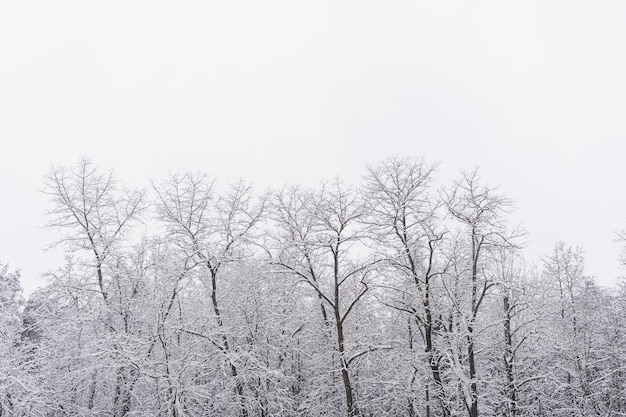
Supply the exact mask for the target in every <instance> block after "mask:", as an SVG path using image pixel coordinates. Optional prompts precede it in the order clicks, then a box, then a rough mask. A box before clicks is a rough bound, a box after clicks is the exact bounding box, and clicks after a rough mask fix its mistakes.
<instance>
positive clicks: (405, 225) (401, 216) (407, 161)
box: [365, 158, 451, 417]
mask: <svg viewBox="0 0 626 417" xmlns="http://www.w3.org/2000/svg"><path fill="white" fill-rule="evenodd" d="M434 170H435V166H434V165H428V164H427V163H426V162H424V160H422V159H415V158H404V159H399V158H390V159H387V160H385V161H384V162H382V163H380V164H379V165H376V166H371V167H369V168H368V173H367V176H366V177H365V193H366V196H367V197H366V198H367V200H368V201H369V203H370V204H371V207H372V210H371V216H370V218H369V221H368V223H369V229H370V232H371V233H372V234H373V236H374V237H375V239H376V240H377V241H378V242H379V244H380V245H382V252H383V253H384V254H385V258H386V259H387V261H388V262H389V263H390V264H391V265H392V266H393V268H395V269H396V270H397V271H398V272H399V273H400V274H401V275H403V276H406V277H408V278H409V280H410V281H411V285H412V286H413V287H414V290H415V291H416V292H417V300H415V301H413V300H406V301H404V300H403V298H405V297H403V295H404V293H405V290H404V289H400V291H399V293H400V298H398V299H396V300H394V301H393V305H392V307H394V308H396V309H399V310H402V311H405V312H408V313H410V315H411V317H412V318H413V319H415V321H416V324H417V326H418V328H419V329H420V334H421V335H422V338H423V342H424V350H425V352H426V355H425V360H426V363H427V364H428V367H429V368H430V371H431V376H432V380H433V382H434V385H435V395H436V397H437V398H438V399H439V404H440V407H441V412H442V415H443V416H449V415H450V413H451V411H450V408H449V405H448V401H447V400H446V398H445V390H444V387H443V381H442V377H441V360H442V355H441V352H439V349H438V348H437V346H436V343H437V342H436V338H437V337H436V333H437V330H435V328H436V327H437V326H436V323H435V317H436V316H437V312H436V311H435V312H433V288H432V286H433V280H434V279H435V278H436V277H437V276H439V275H441V273H442V271H443V270H445V265H441V262H439V264H438V259H437V251H438V250H439V248H440V244H441V242H442V241H443V239H444V235H445V234H446V230H445V227H444V225H443V221H442V218H441V217H440V216H438V214H439V213H438V211H439V209H440V207H441V202H440V200H439V199H438V198H437V197H436V196H433V195H432V192H431V185H432V182H433V173H434ZM411 331H412V327H411V324H409V332H411ZM411 343H412V342H411ZM429 397H430V391H429V384H426V385H425V404H426V416H427V417H428V416H430V415H431V409H430V403H431V402H430V398H429ZM409 412H410V413H414V411H413V405H412V401H411V403H410V405H409Z"/></svg>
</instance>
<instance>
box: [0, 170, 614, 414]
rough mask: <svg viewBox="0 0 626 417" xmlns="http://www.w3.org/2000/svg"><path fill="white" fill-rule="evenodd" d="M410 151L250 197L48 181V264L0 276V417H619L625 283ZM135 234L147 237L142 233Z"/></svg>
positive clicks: (56, 176) (236, 189)
mask: <svg viewBox="0 0 626 417" xmlns="http://www.w3.org/2000/svg"><path fill="white" fill-rule="evenodd" d="M434 172H435V166H433V165H430V164H428V163H426V162H425V161H423V160H421V159H412V158H406V159H399V158H395V159H388V160H385V161H383V162H382V163H380V164H379V165H377V166H371V167H369V168H368V169H367V172H366V174H365V175H364V179H363V182H362V184H360V185H359V186H358V187H351V186H347V185H345V184H343V183H342V182H341V181H339V180H336V181H333V182H328V183H325V184H323V185H322V186H320V187H319V188H316V189H308V188H303V187H297V186H288V187H284V188H282V189H280V190H274V191H270V192H268V193H265V194H255V193H254V192H253V190H252V188H251V187H250V185H248V184H246V183H244V182H238V183H236V184H234V185H232V186H229V187H219V186H218V185H217V184H216V183H215V181H214V180H213V179H211V178H210V177H208V176H206V175H204V174H201V173H186V174H182V175H171V176H169V177H168V178H166V179H165V180H163V181H161V182H158V183H153V184H152V187H151V189H150V190H149V191H148V190H128V189H125V188H124V187H123V186H122V185H121V184H120V183H119V182H118V181H117V180H116V178H115V176H114V175H113V173H111V172H104V171H102V170H100V169H99V168H97V167H95V166H94V165H93V164H92V163H90V162H89V161H87V160H82V161H80V162H79V163H78V164H77V165H75V166H73V167H60V168H53V169H52V170H51V171H50V173H49V175H48V176H47V177H46V192H47V193H48V194H49V196H50V199H51V202H52V209H51V211H50V221H49V226H50V227H52V228H54V229H57V230H58V231H59V236H60V237H59V240H58V242H56V245H60V246H61V247H63V248H64V249H65V253H66V262H65V265H64V267H63V268H61V269H60V270H58V271H55V272H54V273H50V274H49V277H48V284H47V285H46V286H45V287H43V288H40V289H39V290H37V291H36V292H34V293H33V294H32V295H31V296H30V297H29V299H28V301H27V302H24V300H23V299H22V297H21V290H20V287H19V275H18V274H17V273H13V272H11V271H10V270H9V269H8V268H7V267H6V266H2V265H0V304H1V305H0V332H1V335H2V337H1V338H0V416H2V417H4V416H23V415H24V416H37V415H40V416H84V415H93V416H130V415H150V416H172V417H174V416H176V417H182V416H216V417H223V416H237V417H257V416H259V417H261V416H262V417H269V416H289V417H291V416H340V415H347V416H348V417H357V416H359V417H366V416H379V417H383V416H390V417H391V416H401V415H404V416H411V417H413V416H415V417H417V416H426V417H434V416H444V417H452V416H468V417H477V416H479V415H480V416H546V417H547V416H568V417H570V416H581V417H582V416H594V415H597V416H607V415H611V416H619V415H626V391H625V389H626V374H625V371H626V369H625V367H624V364H625V363H626V362H625V360H626V333H625V329H624V328H623V327H622V325H623V323H626V290H625V289H624V288H617V289H603V288H600V287H599V286H598V285H596V284H595V283H594V282H593V280H592V279H590V278H588V277H586V276H585V275H584V268H583V266H584V265H583V264H584V259H583V255H582V252H581V250H580V249H577V248H572V247H570V246H568V245H566V244H564V243H559V244H558V245H556V247H555V249H554V252H553V253H552V254H551V255H550V256H548V257H546V258H545V261H544V264H543V267H542V268H541V271H539V270H538V269H537V268H534V267H532V266H529V265H528V264H527V263H526V262H525V261H524V259H523V258H522V256H521V255H520V248H521V246H522V245H523V234H522V233H520V232H519V231H517V230H515V229H511V228H510V227H508V221H507V214H508V213H509V211H510V209H511V202H510V201H509V200H508V199H507V198H506V197H504V196H503V195H501V194H500V193H499V192H498V190H497V189H495V188H490V187H488V186H486V185H485V184H484V183H483V182H482V181H481V179H480V177H479V175H478V173H477V172H476V171H473V172H470V173H465V174H463V175H461V176H460V178H459V179H458V180H457V181H455V182H453V183H451V184H447V185H444V186H440V185H439V184H437V183H436V182H435V181H434V178H433V175H434ZM146 231H149V233H148V232H146Z"/></svg>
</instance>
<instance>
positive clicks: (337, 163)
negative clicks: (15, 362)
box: [0, 0, 626, 290]
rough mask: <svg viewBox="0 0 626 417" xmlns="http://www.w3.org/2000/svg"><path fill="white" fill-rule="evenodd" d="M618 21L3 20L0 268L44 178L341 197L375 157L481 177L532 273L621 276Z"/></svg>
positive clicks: (624, 9) (624, 11)
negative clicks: (563, 263)
mask: <svg viewBox="0 0 626 417" xmlns="http://www.w3.org/2000/svg"><path fill="white" fill-rule="evenodd" d="M624 74H626V2H625V1H585V2H580V1H571V0H565V1H545V0H542V1H527V0H525V1H521V2H503V1H489V2H475V1H473V2H467V1H459V2H449V1H446V2H433V1H390V0H385V1H376V2H374V1H328V2H325V1H319V0H316V1H306V2H305V1H295V0H290V1H283V2H275V1H207V0H202V1H192V0H187V1H184V0H183V1H157V0H145V1H129V0H124V1H113V0H107V1H89V0H55V1H53V2H51V1H34V0H5V1H2V2H1V3H0V145H1V148H0V151H1V156H2V158H1V160H0V260H1V261H2V262H4V263H6V262H9V263H11V265H12V266H13V267H16V268H20V269H21V270H22V274H23V285H24V287H25V288H26V289H27V290H32V289H33V288H34V287H36V286H37V285H40V284H41V282H42V281H41V280H38V275H39V274H40V273H41V272H43V271H44V270H45V269H46V268H49V267H50V266H51V265H54V263H55V259H54V257H53V256H52V255H51V254H44V253H43V252H42V248H44V247H45V245H46V243H47V242H49V241H50V239H51V238H52V237H51V236H50V235H49V234H47V232H43V231H41V230H40V227H41V225H43V224H44V222H45V216H44V212H45V209H46V206H45V204H44V203H45V197H44V196H43V195H41V193H39V192H38V191H37V189H38V188H41V184H42V176H43V175H44V173H45V172H46V171H47V170H48V168H49V166H50V164H51V163H55V164H71V163H73V162H75V161H76V160H77V158H78V157H79V156H81V155H85V156H88V157H90V158H92V159H93V160H94V161H95V162H96V163H98V164H99V165H101V166H103V167H106V168H113V169H115V170H116V172H117V173H118V176H119V178H120V179H122V180H123V181H125V182H126V183H130V184H135V185H146V184H147V179H148V178H155V179H158V178H160V177H162V176H163V175H164V174H165V173H166V172H167V171H168V170H182V169H192V170H196V169H201V170H205V171H207V172H209V173H212V174H216V175H218V176H220V177H222V178H236V177H239V176H243V177H244V178H246V179H249V180H252V181H255V182H256V183H257V184H258V185H259V186H260V187H266V186H269V185H277V186H278V185H281V184H283V183H284V182H294V181H295V182H304V183H307V184H315V183H317V182H318V181H320V180H322V179H327V178H331V177H333V176H335V175H339V176H341V177H343V178H345V179H347V180H348V181H356V180H358V177H359V176H360V175H361V173H362V172H363V168H364V164H365V163H368V162H376V161H378V160H380V159H381V158H383V157H385V156H388V155H393V154H396V155H405V154H406V155H424V156H425V157H426V158H427V159H428V160H430V161H440V162H441V163H442V164H441V169H440V177H442V178H446V177H450V176H453V175H454V174H455V173H456V172H458V171H459V170H460V169H470V168H472V167H473V166H474V165H479V166H481V167H482V172H483V178H484V179H485V180H487V181H488V182H489V183H490V184H493V185H498V184H499V185H501V187H502V191H504V192H505V193H506V194H507V195H508V196H509V197H511V198H513V199H514V200H515V201H516V203H517V206H518V207H519V209H518V211H517V213H516V214H515V218H516V219H517V220H518V221H520V222H521V223H522V225H523V226H524V227H525V228H526V230H528V232H529V233H530V241H531V243H532V245H531V247H530V249H529V253H530V254H531V255H532V256H538V255H540V254H542V253H549V252H550V251H551V248H552V247H553V245H554V243H555V242H556V241H557V240H565V241H567V242H568V243H570V244H573V245H581V246H583V248H584V249H585V251H586V256H587V273H588V274H590V275H595V276H597V277H598V278H599V280H600V282H601V283H603V284H605V285H609V284H612V283H614V282H615V277H616V276H618V275H619V274H621V273H622V272H621V270H620V269H619V267H618V263H617V260H616V259H617V256H618V253H619V245H618V244H616V243H614V242H613V240H614V232H615V231H616V230H617V229H620V228H626V188H625V187H624V184H626V168H625V165H624V162H623V161H624V159H626V122H625V118H624V117H625V116H624V115H626V76H625V75H624Z"/></svg>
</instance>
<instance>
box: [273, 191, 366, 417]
mask: <svg viewBox="0 0 626 417" xmlns="http://www.w3.org/2000/svg"><path fill="white" fill-rule="evenodd" d="M364 215H365V205H364V204H363V201H362V200H361V199H360V198H359V196H358V194H357V193H356V192H355V191H354V190H352V189H350V188H346V187H345V186H343V185H342V184H341V183H340V182H339V181H338V180H337V181H335V182H334V183H332V184H330V185H326V186H324V187H323V188H322V189H321V190H319V191H317V192H308V191H303V190H300V189H298V188H294V189H291V190H287V191H285V190H283V192H280V193H277V194H276V195H275V196H274V198H273V204H272V219H273V221H274V223H275V225H276V228H277V229H279V230H280V231H281V234H280V235H279V236H280V238H279V242H278V245H277V250H276V253H275V254H274V255H273V258H272V263H273V264H274V265H275V266H277V267H278V268H279V270H280V271H282V272H284V273H286V274H288V275H292V276H293V277H295V278H297V279H298V280H299V282H302V283H304V284H305V285H307V286H308V287H309V288H311V289H312V290H313V291H314V293H315V294H316V296H317V297H318V299H319V300H320V311H321V315H322V317H323V319H324V322H325V323H326V324H327V326H332V327H333V330H334V336H335V344H336V349H337V353H338V365H339V370H340V374H341V381H342V385H343V390H344V393H345V405H346V412H347V415H348V417H354V416H358V415H360V411H359V405H358V402H357V400H356V396H355V387H354V382H353V380H352V376H353V375H352V373H351V365H353V363H354V362H355V361H356V360H357V359H358V358H360V357H362V356H363V355H365V354H367V353H368V352H370V351H371V350H372V347H366V348H361V349H360V350H354V348H352V343H351V342H350V340H349V337H348V335H347V334H346V330H347V324H348V320H349V319H350V318H351V316H352V314H353V313H354V311H356V308H358V306H359V304H360V303H361V302H362V301H363V300H364V297H365V295H366V294H367V292H368V290H369V289H370V285H369V276H370V275H371V273H372V271H373V267H374V264H375V263H376V261H375V260H367V261H363V260H360V259H359V257H358V256H357V255H356V252H357V246H358V245H360V244H362V236H361V234H360V231H361V230H360V221H361V220H362V219H363V217H364ZM359 249H361V250H364V249H365V248H364V247H361V248H359Z"/></svg>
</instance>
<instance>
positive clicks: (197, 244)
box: [154, 173, 264, 417]
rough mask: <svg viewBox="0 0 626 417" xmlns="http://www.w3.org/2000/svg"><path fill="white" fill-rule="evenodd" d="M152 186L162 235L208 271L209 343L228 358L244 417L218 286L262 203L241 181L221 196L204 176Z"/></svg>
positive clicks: (246, 242)
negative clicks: (212, 336) (214, 336)
mask: <svg viewBox="0 0 626 417" xmlns="http://www.w3.org/2000/svg"><path fill="white" fill-rule="evenodd" d="M154 189H155V191H156V193H157V196H158V212H159V217H160V219H161V221H163V222H164V223H165V224H166V226H167V230H168V233H169V234H170V236H171V237H172V239H174V240H175V241H176V242H177V244H178V245H179V247H180V249H181V250H182V251H184V252H185V253H186V254H187V255H188V256H190V257H192V258H194V259H196V260H197V262H198V264H199V265H202V267H203V268H204V270H205V271H206V273H207V275H208V279H209V281H210V298H211V306H212V310H213V318H214V320H215V324H216V326H217V329H218V333H219V337H218V340H217V341H213V344H214V346H216V347H217V348H218V349H219V350H220V351H221V352H222V353H223V354H224V357H225V358H226V360H227V361H228V366H229V368H230V373H231V376H232V378H233V380H234V384H235V385H234V391H235V395H236V397H237V402H238V403H239V405H240V414H241V416H242V417H247V416H248V414H249V412H248V409H247V406H246V404H245V397H244V383H243V381H242V379H241V377H240V372H239V370H238V369H237V364H236V363H235V361H234V360H232V359H231V356H232V353H233V349H234V348H233V346H232V343H233V342H232V340H231V338H230V336H229V334H228V332H227V330H226V325H225V320H224V314H223V312H222V309H221V307H220V294H219V289H220V277H221V275H222V271H223V269H224V268H225V267H226V266H227V265H228V264H230V263H232V262H235V261H237V260H240V259H243V258H244V257H245V256H246V255H247V254H248V252H246V249H247V248H248V247H249V246H250V243H251V242H250V239H251V237H252V232H253V228H254V226H255V225H256V224H257V223H258V222H259V220H260V218H261V215H262V213H263V207H264V204H263V201H261V202H260V203H258V204H257V203H255V201H254V199H253V195H252V189H251V187H250V186H249V185H247V184H245V183H244V182H243V181H240V182H238V183H236V184H234V185H233V186H232V187H231V188H230V189H229V190H228V191H227V192H225V193H224V194H218V193H217V192H216V190H215V186H214V181H213V180H211V179H210V178H209V177H207V176H206V175H204V174H191V173H187V174H184V175H182V176H179V175H171V176H170V177H169V178H168V179H167V180H166V181H163V182H162V183H161V184H160V185H159V186H155V187H154ZM196 334H198V336H199V337H208V336H207V335H203V334H200V333H196Z"/></svg>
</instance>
